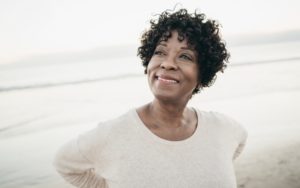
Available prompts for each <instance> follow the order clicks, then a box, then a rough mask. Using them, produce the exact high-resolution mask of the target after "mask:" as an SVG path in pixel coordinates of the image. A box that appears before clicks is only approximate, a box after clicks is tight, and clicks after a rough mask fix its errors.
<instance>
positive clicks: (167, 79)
mask: <svg viewBox="0 0 300 188" xmlns="http://www.w3.org/2000/svg"><path fill="white" fill-rule="evenodd" d="M155 78H156V79H157V80H158V81H160V82H163V83H168V84H176V83H179V81H178V80H176V79H175V78H172V77H169V76H155Z"/></svg>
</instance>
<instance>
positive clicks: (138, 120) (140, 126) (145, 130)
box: [131, 108, 205, 145]
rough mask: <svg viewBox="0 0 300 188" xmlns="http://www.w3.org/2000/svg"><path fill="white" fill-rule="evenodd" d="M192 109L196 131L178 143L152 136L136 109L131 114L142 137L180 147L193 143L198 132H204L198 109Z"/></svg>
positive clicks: (201, 116)
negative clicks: (195, 115)
mask: <svg viewBox="0 0 300 188" xmlns="http://www.w3.org/2000/svg"><path fill="white" fill-rule="evenodd" d="M193 109H194V111H195V112H196V114H197V127H196V130H195V131H194V133H193V134H192V135H191V136H190V137H188V138H186V139H184V140H178V141H171V140H167V139H164V138H161V137H159V136H157V135H156V134H154V133H153V132H152V131H151V130H149V129H148V127H147V126H146V125H145V124H144V122H143V121H142V120H141V118H140V116H139V115H138V113H137V111H136V109H132V110H131V114H132V115H133V116H134V120H135V121H136V124H137V127H138V129H139V130H140V131H142V132H143V133H142V134H143V135H145V136H147V137H149V138H150V139H151V140H153V141H156V142H160V143H163V144H169V145H182V144H187V143H190V142H192V141H194V140H195V139H196V138H197V137H198V134H200V132H203V130H204V125H205V123H204V118H203V114H202V113H201V111H199V110H198V109H195V108H193Z"/></svg>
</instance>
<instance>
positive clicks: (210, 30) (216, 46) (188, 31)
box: [137, 9, 230, 94]
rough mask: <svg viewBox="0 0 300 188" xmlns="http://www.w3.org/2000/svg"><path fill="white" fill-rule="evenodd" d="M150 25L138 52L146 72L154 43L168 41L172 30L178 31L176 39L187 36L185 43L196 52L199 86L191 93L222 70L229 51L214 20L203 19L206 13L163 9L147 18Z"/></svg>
mask: <svg viewBox="0 0 300 188" xmlns="http://www.w3.org/2000/svg"><path fill="white" fill-rule="evenodd" d="M150 25H151V27H150V29H149V30H146V31H145V32H144V33H143V34H142V38H141V46H140V47H139V48H138V53H137V55H138V56H139V57H140V58H141V60H142V64H143V66H144V67H145V73H147V67H148V64H149V61H150V59H151V57H152V55H153V53H154V50H155V48H156V46H157V45H158V43H159V42H160V41H167V40H168V39H169V38H170V37H171V32H172V31H177V32H178V35H179V37H178V40H179V41H183V40H184V39H185V38H186V39H187V43H188V45H189V46H191V47H193V48H194V49H195V51H196V52H197V53H198V57H199V58H198V62H197V63H198V64H199V66H198V67H199V76H198V83H199V85H200V86H199V87H197V88H195V89H194V91H193V94H195V93H198V92H199V90H200V89H201V88H203V87H209V86H211V85H212V84H213V82H214V81H215V79H216V73H217V72H218V71H221V72H223V71H224V69H225V68H226V66H227V65H226V63H228V59H229V57H230V54H229V53H228V51H227V49H226V47H225V42H224V41H222V40H221V37H220V35H219V26H220V25H219V24H218V23H217V21H215V20H210V19H206V16H205V14H203V13H197V11H195V12H194V13H192V14H190V13H188V11H187V10H186V9H179V10H178V11H176V12H173V13H170V12H169V11H164V12H162V13H161V14H160V15H159V18H158V20H154V19H152V20H150Z"/></svg>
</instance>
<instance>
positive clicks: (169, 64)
mask: <svg viewBox="0 0 300 188" xmlns="http://www.w3.org/2000/svg"><path fill="white" fill-rule="evenodd" d="M160 67H161V68H162V69H166V70H177V68H178V67H177V63H176V61H175V58H173V57H167V58H165V59H164V60H163V61H162V62H161V64H160Z"/></svg>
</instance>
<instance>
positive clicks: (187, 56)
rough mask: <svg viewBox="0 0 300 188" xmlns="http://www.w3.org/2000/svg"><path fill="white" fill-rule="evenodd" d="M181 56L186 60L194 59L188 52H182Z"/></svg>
mask: <svg viewBox="0 0 300 188" xmlns="http://www.w3.org/2000/svg"><path fill="white" fill-rule="evenodd" d="M180 58H182V59H184V60H188V61H193V58H192V57H190V56H189V55H186V54H182V55H181V56H180Z"/></svg>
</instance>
